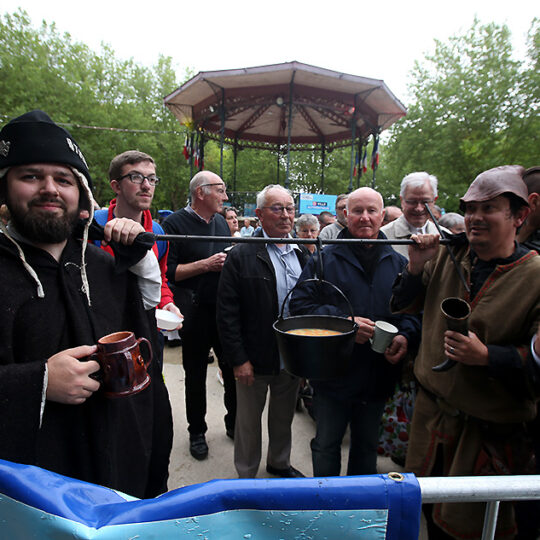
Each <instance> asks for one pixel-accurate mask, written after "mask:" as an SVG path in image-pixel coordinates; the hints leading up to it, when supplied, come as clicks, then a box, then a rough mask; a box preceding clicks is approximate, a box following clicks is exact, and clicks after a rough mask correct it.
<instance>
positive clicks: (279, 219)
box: [217, 185, 309, 478]
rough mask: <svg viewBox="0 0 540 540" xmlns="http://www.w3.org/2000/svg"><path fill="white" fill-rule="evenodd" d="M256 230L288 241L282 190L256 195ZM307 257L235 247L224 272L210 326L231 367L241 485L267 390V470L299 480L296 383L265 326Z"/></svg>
mask: <svg viewBox="0 0 540 540" xmlns="http://www.w3.org/2000/svg"><path fill="white" fill-rule="evenodd" d="M256 214H257V217H258V218H259V219H260V221H261V225H262V231H261V232H259V233H258V234H257V235H256V236H264V237H269V238H287V237H290V234H289V233H290V232H291V230H292V227H293V222H294V214H295V206H294V200H293V198H292V196H291V194H290V192H289V191H288V190H286V189H285V188H283V187H282V186H277V185H269V186H266V187H265V188H264V189H263V190H262V191H261V192H260V193H259V194H258V196H257V209H256ZM308 255H309V253H308V251H307V250H306V249H304V248H302V249H301V248H299V247H298V246H296V245H293V244H273V243H268V244H263V243H260V244H255V243H253V244H251V243H250V244H239V245H237V246H235V247H234V248H233V249H232V250H231V252H230V253H229V256H228V257H227V260H226V261H225V265H224V266H223V270H222V273H221V278H220V282H219V289H218V304H217V321H218V330H219V335H220V338H221V341H222V344H223V349H224V355H225V359H226V361H227V362H228V363H229V364H230V365H232V366H233V369H234V375H235V378H236V395H237V400H238V405H237V416H236V428H235V433H234V464H235V467H236V470H237V472H238V476H239V477H240V478H254V477H255V476H256V475H257V470H258V468H259V463H260V460H261V416H262V412H263V409H264V406H265V402H266V394H267V391H268V388H269V389H270V402H269V409H268V431H269V433H268V435H269V442H268V456H267V466H266V470H267V471H268V472H269V473H270V474H273V475H276V476H282V477H297V476H303V475H302V473H300V472H299V471H297V470H296V469H295V468H294V467H292V466H291V464H290V454H291V423H292V420H293V415H294V410H295V405H296V397H297V393H298V382H299V381H298V378H296V377H294V376H292V375H290V374H289V373H287V372H286V371H284V369H283V365H282V362H281V360H280V358H279V353H278V348H277V342H276V339H275V337H274V333H273V332H274V331H273V329H272V324H273V323H274V321H275V320H276V319H277V317H278V313H279V309H280V306H281V305H282V303H283V301H284V299H285V297H286V295H287V293H288V292H289V290H290V289H291V288H292V287H294V285H295V284H296V280H297V279H298V276H299V275H300V272H301V269H302V266H303V265H304V264H305V262H306V259H307V256H308Z"/></svg>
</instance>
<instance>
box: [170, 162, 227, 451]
mask: <svg viewBox="0 0 540 540" xmlns="http://www.w3.org/2000/svg"><path fill="white" fill-rule="evenodd" d="M189 191H190V195H191V203H190V204H189V205H188V206H186V207H185V208H182V209H181V210H178V211H176V212H174V213H173V214H171V215H170V216H168V217H167V219H165V221H164V222H163V229H165V232H166V233H167V234H186V235H196V236H223V237H226V238H225V239H224V241H223V242H198V241H193V240H191V241H190V240H184V241H181V242H171V243H170V247H169V249H170V251H169V258H168V265H167V278H168V279H169V285H170V286H171V289H172V291H173V293H174V299H175V304H176V305H178V306H179V307H180V310H181V311H182V313H183V314H184V317H185V319H184V326H183V328H182V330H181V331H180V336H181V338H182V364H183V366H184V371H185V374H186V379H185V392H186V416H187V422H188V431H189V438H190V447H189V449H190V453H191V455H192V456H193V457H194V458H195V459H198V460H202V459H205V458H206V457H207V456H208V444H207V442H206V436H205V433H206V430H207V425H206V421H205V416H206V372H207V365H208V354H209V352H210V348H213V349H214V352H215V354H216V356H217V358H218V364H219V367H220V368H221V371H222V373H223V381H224V386H225V397H224V401H225V407H226V409H227V414H226V415H225V432H226V434H227V436H228V437H230V438H233V437H234V420H235V416H236V395H235V387H234V377H233V373H232V369H231V368H230V367H229V366H228V365H227V364H225V363H224V362H222V348H221V343H220V340H219V337H218V334H217V328H216V295H217V286H218V281H219V275H220V272H221V269H222V267H223V263H224V262H225V258H226V254H225V252H224V249H225V248H226V247H228V246H230V236H231V232H230V230H229V226H228V225H227V221H226V220H225V218H224V217H223V216H222V215H221V214H220V211H221V210H222V209H223V203H224V202H225V201H226V200H227V199H228V197H227V193H226V188H225V184H224V182H223V180H222V179H221V178H220V177H219V176H218V175H217V174H214V173H213V172H210V171H200V172H198V173H197V174H196V175H195V176H194V177H193V178H192V180H191V182H190V184H189Z"/></svg>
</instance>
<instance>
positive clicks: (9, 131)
mask: <svg viewBox="0 0 540 540" xmlns="http://www.w3.org/2000/svg"><path fill="white" fill-rule="evenodd" d="M0 195H1V198H2V199H3V201H4V200H5V202H6V204H7V206H8V208H9V210H10V213H11V220H10V222H9V224H8V225H7V227H6V226H5V225H3V224H2V226H1V228H2V234H0V273H1V275H2V280H1V283H0V294H1V296H2V304H1V305H0V458H2V459H7V460H11V461H16V462H19V463H24V464H30V465H37V466H40V467H43V468H46V469H49V470H51V471H54V472H57V473H60V474H63V475H66V476H71V477H73V478H77V479H80V480H85V481H87V482H93V483H96V484H101V485H104V486H107V487H110V488H113V489H117V490H120V491H123V492H125V493H129V494H130V495H133V496H136V497H145V498H146V497H154V496H156V495H158V494H160V493H162V492H164V491H166V490H167V476H168V465H169V454H170V450H171V446H172V416H171V409H170V405H169V400H168V395H167V390H166V388H165V385H164V383H163V379H162V378H161V376H160V373H159V370H157V369H155V364H154V363H152V364H151V365H150V366H149V373H150V377H151V382H150V384H149V385H148V386H147V387H146V388H145V389H143V390H142V391H140V392H139V393H137V394H134V395H129V396H123V397H119V398H115V399H110V398H107V397H106V396H105V394H104V392H102V391H100V383H99V382H98V381H97V380H95V379H94V378H92V374H93V373H94V372H96V371H97V370H98V369H99V364H98V363H97V362H96V361H94V360H88V356H89V355H91V354H92V353H94V352H95V351H96V346H95V345H94V344H95V343H96V342H97V340H98V339H99V338H101V337H103V336H104V335H107V334H110V333H113V332H118V331H126V330H127V331H132V332H134V333H135V335H136V336H137V337H145V338H147V339H148V340H150V341H151V342H152V344H153V346H155V342H156V339H155V338H156V330H155V323H154V324H153V325H151V324H150V317H149V316H148V315H147V312H145V310H144V308H143V300H142V298H141V294H140V292H139V289H138V284H137V278H136V276H135V275H134V274H132V273H131V272H118V271H117V267H116V266H115V259H113V258H112V257H111V256H110V255H108V254H107V253H105V252H104V251H101V250H100V249H98V248H97V247H95V246H93V245H87V241H86V236H87V230H88V229H87V227H86V228H85V229H84V230H85V232H84V233H83V234H78V232H77V230H78V228H77V225H79V224H80V222H81V220H79V215H80V213H81V212H83V211H84V213H87V214H90V216H91V215H92V195H91V178H90V173H89V171H88V168H87V165H86V162H85V160H84V157H83V155H82V152H81V151H80V149H79V147H78V146H77V144H76V143H75V141H74V140H73V139H72V137H71V135H70V134H69V133H68V132H67V131H66V130H64V129H62V128H61V127H59V126H57V125H56V124H54V123H53V122H52V120H51V119H50V118H49V117H48V116H47V115H46V114H45V113H44V112H42V111H32V112H30V113H27V114H24V115H22V116H20V117H18V118H16V119H14V120H12V121H11V122H9V123H8V124H7V125H6V126H4V127H3V128H2V131H0ZM3 201H2V202H3ZM140 232H144V229H143V227H142V226H141V225H140V224H138V223H135V222H134V221H131V220H126V219H121V220H113V221H110V222H109V223H108V224H107V226H106V228H105V240H106V241H108V242H110V241H119V240H121V239H123V240H122V242H123V243H125V244H131V243H133V241H134V239H135V237H136V236H137V234H138V233H140ZM81 236H82V237H83V240H81ZM129 251H131V250H129ZM144 258H145V259H146V257H144ZM118 260H119V258H118V257H117V259H116V261H117V262H118ZM149 261H150V264H154V270H155V272H156V274H157V277H158V279H157V281H155V282H154V283H155V287H154V289H155V290H154V295H153V297H154V298H155V300H154V301H153V303H151V304H150V305H151V306H155V305H156V304H157V302H158V301H159V296H160V279H159V267H158V266H157V260H156V258H155V255H153V253H150V258H149ZM145 276H146V274H145V273H144V272H143V274H142V277H143V278H144V277H145ZM151 296H152V295H149V296H148V301H150V299H151ZM148 313H150V316H152V317H153V312H152V311H149V312H148Z"/></svg>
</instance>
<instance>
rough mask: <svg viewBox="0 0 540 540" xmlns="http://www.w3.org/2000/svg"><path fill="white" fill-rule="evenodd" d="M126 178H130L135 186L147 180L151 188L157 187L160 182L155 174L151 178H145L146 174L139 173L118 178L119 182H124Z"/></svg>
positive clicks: (131, 173)
mask: <svg viewBox="0 0 540 540" xmlns="http://www.w3.org/2000/svg"><path fill="white" fill-rule="evenodd" d="M124 178H129V181H130V182H133V183H134V184H142V183H143V182H144V181H145V180H148V183H149V184H150V185H151V186H157V185H158V184H159V180H160V179H159V178H158V177H157V176H156V175H155V174H152V175H151V176H144V174H141V173H138V172H130V173H127V174H124V176H121V177H120V178H118V180H122V179H124Z"/></svg>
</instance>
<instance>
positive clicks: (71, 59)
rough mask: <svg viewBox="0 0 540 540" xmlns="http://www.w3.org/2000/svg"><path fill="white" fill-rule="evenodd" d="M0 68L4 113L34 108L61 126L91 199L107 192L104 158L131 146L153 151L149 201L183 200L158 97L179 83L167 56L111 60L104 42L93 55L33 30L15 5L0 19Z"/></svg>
mask: <svg viewBox="0 0 540 540" xmlns="http://www.w3.org/2000/svg"><path fill="white" fill-rule="evenodd" d="M0 68H1V72H2V77H0V113H1V114H2V115H3V117H4V119H5V120H6V121H7V120H9V119H10V118H13V117H16V116H18V115H20V114H23V113H24V112H27V111H29V110H32V109H37V108H39V109H42V110H44V111H45V112H47V114H49V116H51V118H52V119H53V120H54V121H55V122H58V123H61V124H63V125H64V127H66V129H68V131H70V133H71V134H72V135H73V137H74V138H75V139H76V140H77V142H78V143H79V145H80V146H81V148H82V149H83V152H84V154H85V157H86V160H87V162H88V164H89V167H90V171H91V173H92V177H93V180H94V186H95V190H94V192H95V193H94V195H95V198H96V200H97V201H98V202H99V203H101V204H106V203H107V202H108V200H109V199H110V198H111V196H112V195H113V193H112V191H111V190H110V187H109V181H108V177H107V171H108V167H109V163H110V160H111V159H112V158H113V157H114V156H115V155H116V154H118V153H120V152H123V151H125V150H128V149H133V148H136V149H138V150H141V151H143V152H147V153H148V154H150V155H152V156H153V157H154V159H155V160H156V163H157V168H158V174H159V175H160V176H161V177H162V178H163V182H162V183H161V184H160V185H159V188H158V189H157V191H156V196H155V199H154V207H155V208H170V207H174V208H176V207H179V206H182V205H184V204H185V201H186V197H187V186H188V183H189V167H188V166H187V164H186V161H185V159H184V158H183V157H182V153H181V151H182V145H183V141H184V135H183V133H181V128H180V126H179V125H178V122H177V121H176V119H175V118H174V117H173V116H172V115H171V114H169V112H168V111H166V110H165V108H164V106H163V96H164V95H166V94H168V93H169V92H171V91H172V90H174V89H175V88H177V87H178V85H179V82H178V81H177V79H176V74H175V71H174V68H173V64H172V59H171V58H170V57H163V56H160V58H159V59H158V61H157V63H156V64H155V65H154V66H153V67H152V68H150V69H148V68H145V67H142V66H140V65H138V64H136V63H135V62H134V61H133V60H127V61H120V60H117V59H116V58H115V57H114V53H113V51H112V50H111V49H110V47H109V46H107V45H102V49H101V54H99V55H98V54H96V53H94V52H93V51H91V50H90V49H89V48H88V47H87V46H86V45H84V44H82V43H78V42H75V41H73V40H72V38H71V36H70V35H69V34H67V33H66V34H63V35H60V34H59V33H58V31H57V29H56V26H55V25H54V23H53V24H50V25H49V24H47V23H46V22H43V23H42V24H41V27H40V28H38V29H35V28H33V27H32V25H31V21H30V19H29V17H28V15H27V14H26V13H25V12H24V11H21V10H19V11H17V12H16V13H13V14H6V15H4V16H3V17H2V18H1V19H0ZM186 75H188V74H187V73H186ZM78 126H94V127H95V126H99V127H109V128H110V129H105V130H103V129H88V128H87V127H78ZM121 130H125V131H121Z"/></svg>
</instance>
